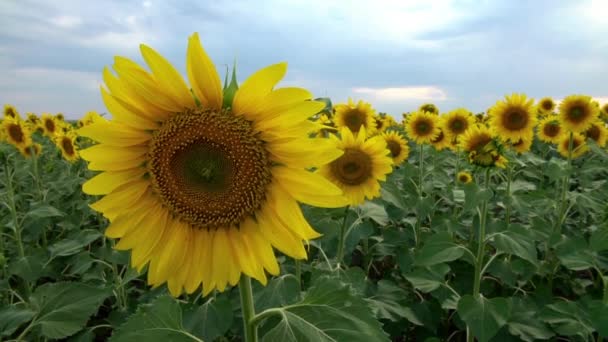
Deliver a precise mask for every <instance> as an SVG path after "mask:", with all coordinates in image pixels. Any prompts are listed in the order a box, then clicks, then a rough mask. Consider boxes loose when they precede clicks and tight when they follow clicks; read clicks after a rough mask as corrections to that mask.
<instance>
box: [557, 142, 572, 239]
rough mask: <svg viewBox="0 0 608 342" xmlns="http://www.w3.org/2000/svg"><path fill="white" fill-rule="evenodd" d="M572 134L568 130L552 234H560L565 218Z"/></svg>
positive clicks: (570, 166) (570, 165)
mask: <svg viewBox="0 0 608 342" xmlns="http://www.w3.org/2000/svg"><path fill="white" fill-rule="evenodd" d="M573 138H574V134H573V133H572V132H570V139H569V141H568V169H567V170H566V174H565V175H564V180H563V184H562V191H561V194H560V204H559V216H558V218H557V222H556V225H555V229H554V234H560V233H561V230H562V225H563V223H564V221H565V220H566V217H565V215H566V208H567V206H568V205H567V203H566V193H567V192H568V188H569V185H570V172H571V170H570V169H571V168H572V148H573V144H574V140H573Z"/></svg>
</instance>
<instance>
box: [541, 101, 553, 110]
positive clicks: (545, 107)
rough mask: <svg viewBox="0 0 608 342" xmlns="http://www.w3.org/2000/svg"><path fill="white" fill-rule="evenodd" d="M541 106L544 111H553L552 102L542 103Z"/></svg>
mask: <svg viewBox="0 0 608 342" xmlns="http://www.w3.org/2000/svg"><path fill="white" fill-rule="evenodd" d="M541 106H542V107H543V109H544V110H551V109H553V102H551V101H544V102H543V103H542V105H541Z"/></svg>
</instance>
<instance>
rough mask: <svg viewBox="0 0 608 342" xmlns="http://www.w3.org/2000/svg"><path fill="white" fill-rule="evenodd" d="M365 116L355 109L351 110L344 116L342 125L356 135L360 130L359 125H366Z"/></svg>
mask: <svg viewBox="0 0 608 342" xmlns="http://www.w3.org/2000/svg"><path fill="white" fill-rule="evenodd" d="M365 119H366V115H365V113H362V112H361V111H359V110H357V109H352V110H351V111H349V112H348V113H346V115H345V116H344V123H345V124H346V126H347V127H348V129H350V131H351V132H353V133H357V132H359V130H360V129H361V125H365V123H366V120H365Z"/></svg>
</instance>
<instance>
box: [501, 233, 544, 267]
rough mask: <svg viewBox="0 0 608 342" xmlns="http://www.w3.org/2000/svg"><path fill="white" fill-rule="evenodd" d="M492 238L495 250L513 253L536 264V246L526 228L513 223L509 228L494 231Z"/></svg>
mask: <svg viewBox="0 0 608 342" xmlns="http://www.w3.org/2000/svg"><path fill="white" fill-rule="evenodd" d="M493 240H494V243H493V244H494V246H495V247H496V250H497V251H499V252H503V253H507V254H513V255H516V256H518V257H520V258H522V259H524V260H527V261H529V262H531V263H532V264H535V265H536V264H537V262H538V259H537V257H536V246H535V244H534V240H533V239H532V237H531V236H530V234H529V232H528V230H527V229H526V228H524V227H522V226H520V225H516V224H513V225H511V226H510V227H509V230H507V231H503V232H499V233H495V234H494V235H493Z"/></svg>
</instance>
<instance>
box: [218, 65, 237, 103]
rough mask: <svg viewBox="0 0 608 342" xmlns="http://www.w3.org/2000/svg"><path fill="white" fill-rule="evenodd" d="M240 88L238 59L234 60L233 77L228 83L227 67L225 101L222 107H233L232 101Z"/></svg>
mask: <svg viewBox="0 0 608 342" xmlns="http://www.w3.org/2000/svg"><path fill="white" fill-rule="evenodd" d="M238 89H239V85H238V83H237V81H236V59H235V60H234V65H233V67H232V78H231V80H230V84H228V68H226V78H225V79H224V89H223V91H224V103H222V108H224V109H228V108H231V107H232V101H233V100H234V95H235V94H236V91H237V90H238Z"/></svg>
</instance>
